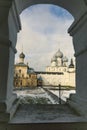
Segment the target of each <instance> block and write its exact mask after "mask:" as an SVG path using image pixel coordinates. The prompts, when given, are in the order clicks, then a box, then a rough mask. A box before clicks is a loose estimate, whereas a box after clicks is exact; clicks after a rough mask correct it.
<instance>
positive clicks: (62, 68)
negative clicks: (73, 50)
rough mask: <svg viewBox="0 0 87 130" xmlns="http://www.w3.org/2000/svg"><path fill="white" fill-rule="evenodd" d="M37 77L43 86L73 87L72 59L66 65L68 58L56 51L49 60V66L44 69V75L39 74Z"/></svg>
mask: <svg viewBox="0 0 87 130" xmlns="http://www.w3.org/2000/svg"><path fill="white" fill-rule="evenodd" d="M38 77H41V78H42V81H43V85H52V86H58V85H59V84H61V85H62V86H71V87H75V65H74V63H73V59H71V63H70V64H69V65H68V58H67V57H66V56H63V53H62V52H61V51H60V50H58V51H57V52H56V54H55V55H54V56H53V57H52V59H51V65H50V66H47V67H46V72H45V73H43V72H42V73H39V74H38Z"/></svg>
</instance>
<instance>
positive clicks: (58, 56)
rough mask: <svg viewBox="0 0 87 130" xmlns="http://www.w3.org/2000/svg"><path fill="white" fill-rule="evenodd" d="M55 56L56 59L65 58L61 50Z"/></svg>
mask: <svg viewBox="0 0 87 130" xmlns="http://www.w3.org/2000/svg"><path fill="white" fill-rule="evenodd" d="M55 56H56V58H62V57H63V53H62V52H61V51H60V49H59V50H58V51H57V52H56V54H55Z"/></svg>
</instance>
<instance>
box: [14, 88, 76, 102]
mask: <svg viewBox="0 0 87 130" xmlns="http://www.w3.org/2000/svg"><path fill="white" fill-rule="evenodd" d="M50 91H51V92H52V93H53V94H55V95H57V96H58V97H59V91H58V90H50ZM14 93H16V94H17V96H18V97H19V98H20V103H28V104H29V103H30V104H58V102H57V101H55V100H54V99H53V98H52V97H51V96H50V95H48V93H47V92H46V91H45V90H43V88H41V87H39V88H36V89H33V90H30V89H29V90H16V91H14ZM70 93H75V90H67V91H65V90H63V91H62V90H61V99H63V100H64V101H66V98H68V97H69V94H70Z"/></svg>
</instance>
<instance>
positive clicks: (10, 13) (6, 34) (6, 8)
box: [0, 0, 20, 122]
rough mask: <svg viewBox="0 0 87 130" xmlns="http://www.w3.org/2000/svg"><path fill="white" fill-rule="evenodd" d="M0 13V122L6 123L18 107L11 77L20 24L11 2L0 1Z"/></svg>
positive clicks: (9, 0)
mask: <svg viewBox="0 0 87 130" xmlns="http://www.w3.org/2000/svg"><path fill="white" fill-rule="evenodd" d="M0 12H1V13H0V122H8V121H9V120H10V118H11V117H12V116H13V114H14V112H15V111H16V108H17V106H18V100H17V96H16V94H13V76H14V57H15V53H16V49H15V46H16V40H17V32H18V31H19V28H20V23H19V17H18V16H17V15H18V14H17V10H16V5H15V3H12V0H7V1H0Z"/></svg>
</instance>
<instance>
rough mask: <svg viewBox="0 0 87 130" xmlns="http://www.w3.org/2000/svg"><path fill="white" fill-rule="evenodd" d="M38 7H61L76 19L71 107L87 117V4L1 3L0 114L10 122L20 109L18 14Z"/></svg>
mask: <svg viewBox="0 0 87 130" xmlns="http://www.w3.org/2000/svg"><path fill="white" fill-rule="evenodd" d="M35 4H54V5H58V6H60V7H62V8H64V9H66V10H67V11H69V12H70V13H71V15H72V16H73V17H74V19H75V21H74V23H73V24H72V26H71V27H70V29H69V33H70V35H71V36H72V37H73V45H74V49H75V56H76V68H77V69H76V95H71V97H70V99H69V100H68V103H69V104H70V105H71V106H72V107H73V108H75V109H76V110H77V111H79V112H80V114H83V115H85V113H87V112H86V111H87V101H86V100H87V94H86V93H87V87H86V85H87V80H86V78H87V61H86V60H85V59H86V58H87V36H86V34H87V29H86V28H87V0H3V1H1V0H0V12H1V13H0V18H1V19H0V53H1V54H0V112H1V113H3V114H4V115H5V114H6V116H7V113H9V116H8V118H7V120H9V118H10V117H11V116H12V115H13V114H14V112H15V110H16V108H17V104H18V101H17V100H16V95H14V94H13V87H12V86H13V73H14V71H13V68H14V57H15V52H16V49H15V46H16V41H17V32H19V31H20V29H21V23H20V18H19V14H20V13H21V12H22V11H23V10H24V9H26V8H27V7H29V6H31V5H35ZM82 69H83V71H82ZM83 106H84V108H83ZM3 120H4V119H3ZM5 120H6V118H5Z"/></svg>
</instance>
